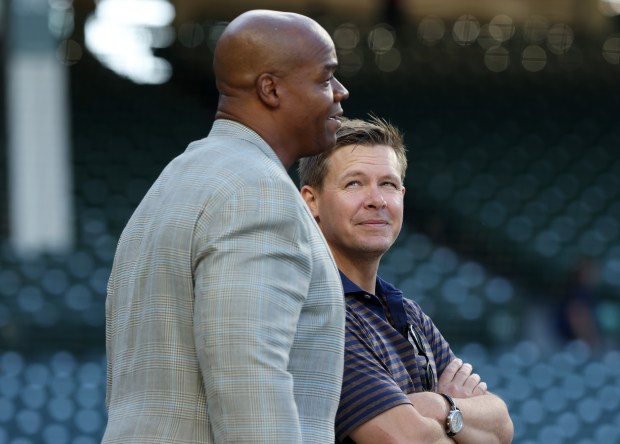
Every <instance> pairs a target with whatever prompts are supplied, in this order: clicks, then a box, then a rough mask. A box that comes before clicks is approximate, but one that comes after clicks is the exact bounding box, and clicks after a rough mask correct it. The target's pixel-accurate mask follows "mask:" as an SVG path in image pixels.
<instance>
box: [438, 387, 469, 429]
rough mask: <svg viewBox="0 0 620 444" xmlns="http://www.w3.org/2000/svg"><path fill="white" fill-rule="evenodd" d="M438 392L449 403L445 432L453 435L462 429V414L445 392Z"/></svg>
mask: <svg viewBox="0 0 620 444" xmlns="http://www.w3.org/2000/svg"><path fill="white" fill-rule="evenodd" d="M439 394H440V395H441V396H443V397H444V398H446V399H447V400H448V402H449V403H450V412H449V413H448V417H447V418H446V433H447V434H448V436H454V435H456V434H457V433H458V432H460V431H461V430H462V429H463V414H462V413H461V411H460V410H459V408H458V407H457V406H456V404H455V403H454V401H453V400H452V397H450V396H448V395H446V394H445V393H439Z"/></svg>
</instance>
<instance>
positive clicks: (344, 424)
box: [336, 310, 411, 441]
mask: <svg viewBox="0 0 620 444" xmlns="http://www.w3.org/2000/svg"><path fill="white" fill-rule="evenodd" d="M376 340H377V339H376V338H373V337H372V336H371V335H370V334H369V333H368V331H367V329H366V328H365V326H364V325H363V323H362V322H361V321H360V319H358V318H357V317H356V316H355V314H353V313H351V312H350V311H349V310H347V317H346V329H345V341H346V342H345V359H344V374H343V383H342V393H341V398H340V405H339V407H338V413H337V415H336V436H337V438H338V440H340V441H343V440H344V439H345V438H346V437H347V436H348V435H349V434H350V433H351V432H352V431H353V430H354V429H356V428H357V427H359V426H360V425H362V424H364V423H365V422H368V421H369V420H371V419H372V418H374V417H375V416H377V415H379V414H381V413H383V412H385V411H386V410H389V409H391V408H393V407H396V406H398V405H401V404H411V402H410V401H409V398H408V397H407V395H406V394H405V393H403V391H402V390H401V388H400V387H399V386H398V384H397V383H396V382H395V380H394V377H393V375H391V374H390V373H389V371H388V370H387V369H386V368H385V367H384V366H383V365H382V362H383V361H385V360H386V357H381V356H379V355H378V354H377V353H379V352H378V351H377V350H379V349H380V347H375V346H374V341H376Z"/></svg>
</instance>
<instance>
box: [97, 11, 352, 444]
mask: <svg viewBox="0 0 620 444" xmlns="http://www.w3.org/2000/svg"><path fill="white" fill-rule="evenodd" d="M336 67H337V59H336V52H335V49H334V45H333V42H332V40H331V38H330V37H329V35H328V33H327V32H326V31H325V30H324V29H323V28H321V27H320V26H319V25H318V24H317V23H316V22H314V21H313V20H311V19H309V18H307V17H304V16H301V15H298V14H291V13H282V12H274V11H264V10H260V11H250V12H247V13H245V14H242V15H241V16H239V17H238V18H236V19H235V20H233V21H232V22H231V23H230V24H229V25H228V27H227V28H226V30H225V31H224V33H223V34H222V36H221V38H220V40H219V42H218V45H217V47H216V51H215V59H214V71H215V75H216V81H217V87H218V89H219V92H220V100H219V103H218V109H217V113H216V116H215V122H214V124H213V127H212V129H211V131H210V133H209V135H208V136H207V137H206V138H205V139H202V140H199V141H196V142H193V143H191V144H190V145H189V147H188V148H187V149H186V151H185V152H184V153H183V154H181V155H180V156H178V157H177V158H176V159H174V160H173V161H172V162H170V164H169V165H168V166H167V167H166V168H165V169H164V171H163V172H162V173H161V175H160V177H159V178H158V179H157V180H156V182H155V183H154V184H153V186H152V187H151V189H150V190H149V192H148V193H147V194H146V196H145V198H144V199H143V201H142V202H141V203H140V205H139V206H138V208H137V209H136V211H135V213H134V214H133V216H132V217H131V219H130V220H129V222H128V224H127V227H126V228H125V230H124V231H123V233H122V235H121V238H120V240H119V243H118V249H117V251H116V256H115V259H114V264H113V268H112V273H111V276H110V281H109V284H108V294H107V300H106V346H107V364H108V367H107V372H108V373H107V377H108V386H107V396H106V404H107V408H108V424H107V427H106V431H105V435H104V437H103V442H104V443H105V444H110V443H138V442H148V443H222V442H227V443H235V444H239V443H269V444H274V443H282V444H291V443H302V442H303V443H320V444H325V443H329V442H333V440H334V424H333V422H334V417H335V414H336V410H337V406H338V400H339V395H340V388H341V382H342V367H343V342H344V318H345V315H344V301H343V297H342V287H341V283H340V278H339V274H338V270H337V268H336V265H335V263H334V261H333V258H332V256H331V253H330V252H329V249H328V247H327V245H326V243H325V240H324V238H323V237H322V235H321V234H320V231H319V229H318V227H317V225H316V223H315V222H314V219H313V218H312V215H311V214H310V212H309V210H308V208H307V206H306V205H305V203H304V202H303V200H302V199H301V197H300V195H299V193H298V192H297V190H296V187H295V184H294V183H293V181H292V180H291V179H290V177H289V176H288V175H287V169H288V168H289V167H290V166H291V165H292V164H293V162H295V161H296V160H297V159H299V158H300V157H303V156H309V155H313V154H316V153H320V152H323V151H325V150H327V149H329V148H331V147H332V146H333V145H334V143H335V140H336V130H337V129H338V128H339V127H340V119H339V118H340V116H341V115H342V108H341V106H340V102H341V101H342V100H345V99H346V98H347V97H348V92H347V90H346V89H345V88H344V87H343V86H342V84H340V83H339V82H338V81H337V80H336V79H335V77H334V71H335V69H336Z"/></svg>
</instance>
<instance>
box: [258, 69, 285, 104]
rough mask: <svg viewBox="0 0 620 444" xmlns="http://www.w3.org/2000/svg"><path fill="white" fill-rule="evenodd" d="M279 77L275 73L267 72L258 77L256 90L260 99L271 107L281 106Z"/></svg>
mask: <svg viewBox="0 0 620 444" xmlns="http://www.w3.org/2000/svg"><path fill="white" fill-rule="evenodd" d="M279 80H280V79H279V78H278V77H277V76H275V75H273V74H270V73H268V72H265V73H263V74H261V75H260V76H258V79H256V92H257V94H258V97H259V98H260V100H261V101H262V102H263V103H264V104H265V105H267V106H269V107H270V108H277V107H278V106H280V97H279V96H278V82H279Z"/></svg>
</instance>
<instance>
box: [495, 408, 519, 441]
mask: <svg viewBox="0 0 620 444" xmlns="http://www.w3.org/2000/svg"><path fill="white" fill-rule="evenodd" d="M498 432H499V433H498V437H499V442H500V444H510V443H512V439H513V438H514V434H515V427H514V424H513V423H512V419H511V418H510V415H509V414H508V411H506V415H505V418H504V420H503V421H502V423H501V426H500V428H499V430H498Z"/></svg>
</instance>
